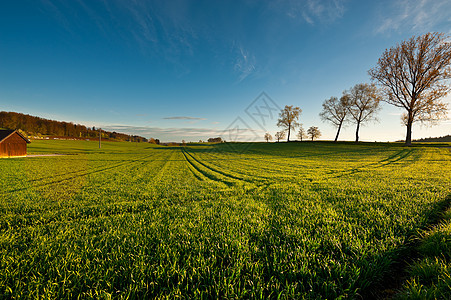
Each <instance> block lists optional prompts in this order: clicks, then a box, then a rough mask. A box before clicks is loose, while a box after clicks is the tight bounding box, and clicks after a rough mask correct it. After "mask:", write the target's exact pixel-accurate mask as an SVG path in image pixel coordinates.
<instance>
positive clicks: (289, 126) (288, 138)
mask: <svg viewBox="0 0 451 300" xmlns="http://www.w3.org/2000/svg"><path fill="white" fill-rule="evenodd" d="M290 130H291V124H290V125H288V137H287V142H289V141H290Z"/></svg>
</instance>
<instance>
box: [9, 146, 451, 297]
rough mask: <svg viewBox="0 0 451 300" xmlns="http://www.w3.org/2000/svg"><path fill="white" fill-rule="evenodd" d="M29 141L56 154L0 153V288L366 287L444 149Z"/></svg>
mask: <svg viewBox="0 0 451 300" xmlns="http://www.w3.org/2000/svg"><path fill="white" fill-rule="evenodd" d="M236 151H237V152H236ZM29 152H30V153H43V154H44V153H65V154H70V155H65V156H49V157H29V158H17V159H1V160H0V170H1V172H0V183H1V186H2V189H1V191H0V199H1V201H0V210H1V214H0V227H1V230H0V255H1V258H0V263H1V267H0V289H1V290H0V298H19V297H30V298H41V297H42V298H74V297H77V296H81V297H83V298H87V297H95V298H111V297H112V298H128V297H129V298H142V297H150V298H170V299H173V298H176V297H181V298H217V297H225V298H235V299H239V298H268V297H271V298H278V297H280V298H293V297H295V298H303V297H305V298H337V297H342V298H355V297H359V295H363V296H368V295H370V293H374V292H375V291H376V292H377V291H378V290H381V289H383V287H384V283H385V280H386V278H387V276H389V274H391V273H392V272H393V267H394V264H395V263H396V262H397V261H399V260H400V259H402V256H403V255H404V254H405V253H406V247H408V245H407V244H408V241H409V239H410V238H411V237H412V235H416V234H417V233H418V232H420V231H421V230H423V229H425V228H426V227H427V226H428V224H429V223H430V222H431V221H432V220H433V219H434V218H435V217H436V216H437V215H438V213H439V212H440V211H441V210H443V209H444V208H445V207H446V205H447V203H446V202H448V200H449V198H448V200H447V197H449V195H450V194H451V176H450V171H451V152H450V150H449V149H447V148H437V147H431V146H430V145H429V146H427V147H426V146H424V147H423V146H418V147H411V148H405V147H402V146H400V145H397V144H360V145H354V144H333V143H322V142H315V143H311V142H305V143H288V144H287V143H269V144H266V143H262V144H252V145H250V144H217V145H188V146H185V147H177V146H175V147H165V146H156V145H149V144H136V143H125V142H124V143H113V142H111V143H103V145H102V149H98V145H97V143H95V142H88V141H34V142H32V143H31V144H30V146H29ZM440 230H442V231H443V230H445V231H446V230H449V229H446V228H441V229H437V231H440ZM448 250H449V249H448ZM448 250H446V251H448ZM425 259H428V258H425ZM412 276H414V275H412ZM414 288H415V282H414V281H412V284H411V285H408V284H407V285H406V286H405V289H406V292H405V295H409V291H408V289H414Z"/></svg>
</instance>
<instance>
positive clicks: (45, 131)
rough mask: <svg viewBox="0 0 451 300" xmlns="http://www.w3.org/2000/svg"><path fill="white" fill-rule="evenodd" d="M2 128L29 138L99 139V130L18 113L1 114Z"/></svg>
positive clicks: (112, 135)
mask: <svg viewBox="0 0 451 300" xmlns="http://www.w3.org/2000/svg"><path fill="white" fill-rule="evenodd" d="M0 128H4V129H21V130H22V131H24V132H25V133H26V134H27V135H29V136H60V137H73V138H97V137H99V130H98V129H96V128H95V127H92V128H90V127H86V126H84V125H80V124H74V123H71V122H60V121H55V120H48V119H44V118H40V117H35V116H30V115H26V114H22V113H16V112H6V111H1V112H0ZM101 132H102V138H107V139H111V140H116V141H130V142H147V141H148V140H147V139H146V138H145V137H142V136H137V135H128V134H125V133H119V132H114V131H113V132H110V131H105V130H102V131H101Z"/></svg>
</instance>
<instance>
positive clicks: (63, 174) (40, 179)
mask: <svg viewBox="0 0 451 300" xmlns="http://www.w3.org/2000/svg"><path fill="white" fill-rule="evenodd" d="M150 156H151V155H150ZM150 156H149V155H145V156H142V157H140V158H137V159H135V160H132V161H129V160H127V161H125V160H122V161H121V162H120V163H117V164H115V165H111V166H110V167H109V168H115V167H119V166H122V165H124V164H127V163H129V162H138V161H141V160H143V159H146V158H149V157H150ZM143 164H144V163H143ZM99 169H102V167H96V168H94V169H92V171H97V170H99ZM86 171H87V170H86V169H83V170H79V171H75V172H71V173H67V172H64V173H59V174H53V175H52V176H47V177H41V178H38V179H31V180H28V181H27V182H28V183H32V182H33V183H36V182H42V181H45V180H47V179H49V178H54V177H59V176H65V175H69V174H71V175H76V176H79V175H78V174H79V173H81V174H80V175H83V173H85V172H86Z"/></svg>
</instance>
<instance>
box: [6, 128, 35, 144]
mask: <svg viewBox="0 0 451 300" xmlns="http://www.w3.org/2000/svg"><path fill="white" fill-rule="evenodd" d="M14 133H17V134H18V135H19V136H20V137H21V138H23V139H24V141H25V142H27V143H30V141H29V140H28V139H27V138H26V137H24V136H23V135H22V134H21V133H20V132H19V131H17V130H10V129H0V143H1V142H3V140H6V138H8V137H9V136H10V135H12V134H14Z"/></svg>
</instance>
